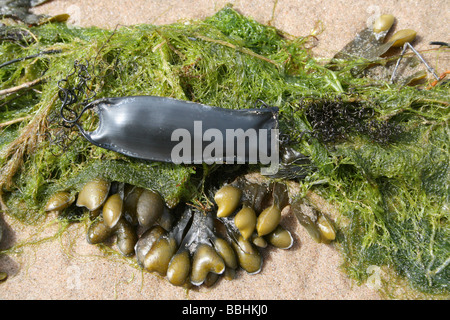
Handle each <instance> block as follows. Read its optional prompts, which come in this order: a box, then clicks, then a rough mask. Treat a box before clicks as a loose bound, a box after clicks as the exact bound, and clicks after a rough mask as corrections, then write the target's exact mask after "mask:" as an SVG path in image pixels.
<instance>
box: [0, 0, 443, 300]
mask: <svg viewBox="0 0 450 320" xmlns="http://www.w3.org/2000/svg"><path fill="white" fill-rule="evenodd" d="M2 28H3V30H2V32H1V33H0V63H4V62H7V61H10V60H13V59H16V58H18V57H25V56H29V55H32V54H36V53H39V52H42V51H44V50H60V51H61V52H58V53H54V54H47V55H41V56H38V57H36V58H34V59H27V60H22V61H19V62H16V63H12V64H9V65H7V66H5V67H2V68H0V90H3V89H7V88H11V87H15V86H18V85H20V84H23V83H27V82H29V81H32V80H34V79H38V78H41V77H43V81H42V82H40V83H38V84H37V85H35V86H33V88H32V89H27V90H25V91H23V90H21V91H18V92H15V93H13V94H9V95H6V96H3V97H2V100H1V102H0V123H5V122H7V121H10V120H14V119H20V118H23V117H24V118H23V119H22V120H18V121H17V122H16V123H14V124H11V125H5V126H2V127H1V128H0V130H2V133H1V138H0V148H1V157H0V166H1V167H2V172H1V175H0V185H1V188H2V189H1V193H2V201H3V205H4V207H3V210H4V211H5V212H7V213H8V214H10V215H11V216H13V217H15V218H17V219H19V220H20V221H22V222H24V223H35V222H36V221H40V219H41V218H42V217H44V216H45V213H44V212H43V210H42V207H43V204H44V203H45V201H46V200H47V199H48V197H49V196H50V195H51V194H52V193H54V192H56V191H59V190H70V191H71V192H77V191H78V190H79V189H80V188H81V186H82V185H83V184H84V183H85V182H86V181H87V180H88V179H91V178H93V177H95V176H101V177H104V178H107V179H111V180H115V181H121V182H126V183H131V184H135V185H139V186H141V187H144V188H148V189H157V190H158V191H159V192H161V194H162V195H163V196H164V198H165V199H166V202H168V203H169V204H170V205H171V206H174V205H176V203H177V202H179V201H181V200H184V201H196V200H198V199H201V198H202V197H203V196H204V195H203V190H202V189H201V188H200V191H199V190H198V188H197V186H198V185H199V183H200V184H201V182H204V181H205V179H206V178H207V177H206V175H207V174H208V173H209V172H212V171H215V170H220V168H216V167H215V168H214V170H209V169H208V168H205V167H202V166H177V165H173V164H163V163H150V162H145V161H138V160H135V159H130V158H127V157H125V156H122V155H118V154H116V153H114V152H111V151H106V150H103V149H100V148H97V147H95V146H93V145H90V144H89V143H87V141H85V140H84V139H82V138H80V137H78V138H77V136H76V133H73V132H69V133H68V132H66V133H65V135H63V136H62V138H63V141H62V142H63V143H64V144H65V146H64V147H63V148H61V146H60V145H59V144H57V143H55V142H56V141H57V138H58V132H59V131H58V130H59V129H60V128H59V127H58V123H57V122H56V121H55V120H54V119H57V117H58V112H59V107H60V101H59V100H58V97H57V93H58V86H57V83H58V80H60V79H63V78H65V77H67V75H68V74H70V73H71V72H72V68H73V66H74V63H75V61H79V62H81V63H86V61H87V62H88V63H89V70H90V72H91V74H92V76H93V77H92V80H91V81H90V82H89V88H90V89H91V90H92V91H93V92H95V93H96V98H101V97H112V96H118V97H120V96H130V95H155V96H167V97H173V98H177V99H183V100H190V101H196V102H200V103H204V104H209V105H213V106H219V107H224V108H231V109H242V108H253V107H254V105H255V102H256V101H257V100H258V99H261V100H263V101H264V102H265V103H267V104H269V105H273V106H277V107H279V109H280V128H281V131H282V132H283V133H286V134H287V135H288V136H289V138H290V139H289V141H290V146H291V147H293V148H295V149H296V150H298V151H300V152H301V153H303V154H304V155H305V156H307V157H309V158H310V159H311V161H312V163H313V164H314V166H315V167H316V168H317V169H318V170H316V171H313V172H311V173H310V174H309V175H308V176H307V177H306V178H305V179H300V178H299V179H294V180H296V182H298V183H299V184H300V185H301V186H302V187H303V190H305V189H310V190H312V191H314V192H316V193H319V194H321V196H322V197H323V198H324V199H325V200H327V201H328V202H330V203H333V204H334V205H335V206H336V207H337V208H338V211H339V212H340V216H339V217H337V221H336V223H337V226H338V229H339V232H338V241H337V243H336V247H337V248H339V250H340V251H341V252H342V254H343V257H344V264H343V269H344V270H345V271H346V272H347V273H348V275H349V276H350V277H351V278H353V279H356V280H357V281H358V282H359V283H364V281H366V280H367V279H368V276H369V274H368V272H367V270H368V269H367V268H368V267H369V266H371V265H377V266H387V267H389V269H391V270H393V272H392V273H391V276H392V275H393V276H395V277H398V276H400V277H401V278H404V279H406V280H407V281H408V283H409V285H410V286H411V287H412V288H413V289H414V290H417V291H419V292H422V293H424V294H428V295H432V296H434V297H437V296H444V297H448V295H449V290H450V287H449V281H450V275H449V272H450V270H449V269H450V267H449V259H450V242H449V241H450V240H449V239H450V222H449V215H450V211H449V208H450V188H449V181H450V168H449V165H450V150H449V147H450V141H449V139H450V138H449V137H450V131H449V127H448V120H449V100H450V99H449V98H450V97H449V87H448V86H449V85H448V83H447V84H443V85H438V86H436V87H433V88H431V89H429V90H423V89H419V88H417V87H405V86H399V85H393V84H389V83H384V82H382V81H379V80H373V79H370V78H368V77H362V76H361V75H358V76H355V75H354V70H355V66H357V67H358V69H361V68H362V67H368V66H369V62H367V63H366V64H365V62H361V61H358V60H355V61H353V60H348V61H345V62H340V65H339V70H331V69H329V68H327V67H325V66H323V65H322V64H321V63H319V62H318V61H317V60H316V59H314V57H313V56H311V54H310V53H309V50H308V45H309V44H308V39H309V37H308V36H305V37H298V38H293V37H290V36H288V35H286V34H283V33H282V32H280V31H279V30H276V29H275V28H273V27H269V26H265V25H262V24H259V23H257V22H256V21H254V20H252V19H251V18H248V17H244V16H242V15H241V14H239V13H237V12H236V11H235V10H233V9H232V8H231V7H230V6H227V7H225V8H224V9H222V10H220V11H219V12H218V13H216V14H215V15H214V16H212V17H210V18H207V19H205V20H198V21H189V22H186V23H175V24H171V25H164V26H154V25H135V26H121V27H119V28H117V29H116V30H103V29H99V28H95V27H91V28H78V27H73V26H69V25H66V24H65V23H47V24H43V25H40V26H33V27H28V26H20V30H22V31H21V32H22V35H23V37H20V41H19V40H17V41H2V38H1V35H2V34H5V32H9V33H10V34H18V32H19V31H18V30H17V27H15V26H3V27H2ZM24 30H26V32H25V31H24ZM24 43H26V45H24ZM442 50H444V49H442ZM352 70H353V71H352ZM75 82H76V79H70V81H69V85H73V84H74V83H75ZM311 102H312V103H311ZM321 103H326V104H327V105H329V106H331V107H333V106H336V108H337V107H339V108H340V109H339V110H341V112H342V113H345V112H348V111H349V110H353V111H355V108H362V109H364V110H370V111H371V113H370V115H371V116H370V117H371V118H370V119H367V118H352V124H353V125H355V127H354V128H353V129H352V128H350V129H349V130H347V131H346V134H345V135H342V136H340V139H336V140H335V139H327V131H326V130H322V131H321V132H320V135H319V134H317V132H315V130H314V122H313V121H312V119H311V117H308V113H307V110H308V106H310V107H314V106H316V107H315V108H318V107H319V106H321ZM28 115H31V117H26V116H28ZM325 116H330V115H326V114H325ZM331 116H332V117H339V115H338V114H337V113H333V114H332V115H331ZM344 119H345V118H344ZM319 120H320V119H319ZM335 120H336V121H329V122H327V124H328V125H329V126H328V127H327V130H329V131H328V133H329V134H330V135H329V136H328V138H331V131H330V130H341V129H342V127H343V126H345V122H342V121H341V120H342V119H340V118H339V119H338V118H336V119H335ZM369 120H370V121H373V122H371V123H372V125H366V126H364V128H365V129H364V130H362V131H361V130H357V129H358V128H362V126H361V125H362V124H367V121H369ZM83 122H84V125H85V126H95V117H93V116H92V115H90V114H87V115H86V117H85V118H83ZM384 123H389V124H391V125H392V126H391V125H375V124H384ZM393 128H401V130H399V131H395V132H394V133H395V134H392V133H393V132H390V130H394V129H393ZM49 137H50V139H49ZM69 137H70V138H71V139H72V138H74V140H73V142H71V140H69V139H68V138H69ZM380 141H381V142H382V143H381V142H380ZM22 164H23V165H22ZM252 168H253V169H255V167H252ZM256 169H257V168H256ZM290 178H292V177H290ZM393 283H396V282H393V281H390V280H388V281H386V284H385V286H386V287H387V288H389V286H390V287H392V286H393ZM387 291H389V290H387Z"/></svg>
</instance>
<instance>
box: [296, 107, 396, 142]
mask: <svg viewBox="0 0 450 320" xmlns="http://www.w3.org/2000/svg"><path fill="white" fill-rule="evenodd" d="M302 104H303V103H302ZM304 104H305V105H304V108H305V114H306V117H307V119H308V121H309V123H310V124H311V127H312V135H313V136H314V137H315V138H317V139H319V140H321V141H323V142H325V143H335V142H340V141H342V140H346V139H348V138H349V136H350V135H352V134H359V135H363V136H366V137H368V138H369V139H370V140H371V141H373V142H375V143H379V144H384V145H385V144H389V143H391V142H393V141H394V140H395V138H396V137H398V135H399V134H400V133H401V132H402V127H401V126H400V125H399V124H396V123H391V122H389V121H386V120H380V119H377V118H375V112H374V110H373V109H372V108H370V107H367V106H365V105H364V103H363V102H359V101H356V102H344V101H343V100H342V99H340V98H335V99H328V98H320V99H314V100H312V101H310V102H305V103H304Z"/></svg>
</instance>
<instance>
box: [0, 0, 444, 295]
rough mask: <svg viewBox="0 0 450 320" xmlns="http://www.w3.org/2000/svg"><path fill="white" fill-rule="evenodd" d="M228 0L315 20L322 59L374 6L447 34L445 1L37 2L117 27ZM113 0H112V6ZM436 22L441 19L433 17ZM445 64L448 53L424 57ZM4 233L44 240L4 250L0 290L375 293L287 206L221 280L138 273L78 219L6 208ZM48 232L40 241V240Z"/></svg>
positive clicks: (207, 10) (191, 14)
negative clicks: (39, 217)
mask: <svg viewBox="0 0 450 320" xmlns="http://www.w3.org/2000/svg"><path fill="white" fill-rule="evenodd" d="M227 2H230V3H233V4H234V8H235V9H237V10H239V11H240V12H241V13H243V14H245V15H247V16H250V17H253V18H254V19H256V20H257V21H259V22H262V23H265V24H268V23H270V24H271V25H273V26H275V27H276V28H278V29H281V30H283V31H285V32H287V33H289V34H291V35H294V36H305V35H309V34H310V33H311V30H313V29H314V28H316V27H318V26H319V27H320V28H322V32H321V33H320V34H318V35H317V38H318V42H317V46H316V47H315V48H314V49H313V53H314V54H315V55H316V56H318V57H322V58H324V59H328V58H330V57H331V56H333V55H334V53H336V52H337V51H338V50H340V49H341V48H342V47H343V46H344V45H345V44H346V43H347V42H348V41H350V40H352V39H353V37H354V36H355V34H356V33H357V32H358V31H360V30H361V29H363V28H364V27H365V26H366V24H367V23H368V21H371V19H372V18H373V16H374V15H377V14H378V13H381V14H385V13H390V14H393V15H394V16H395V17H396V18H397V22H396V24H395V26H394V29H395V30H399V29H405V28H411V29H415V30H416V31H417V32H418V37H419V38H418V40H417V41H416V42H415V46H416V48H418V49H427V48H430V46H429V45H428V43H429V42H430V41H449V40H450V39H449V38H448V27H446V21H449V18H450V11H449V3H448V1H445V0H444V1H426V2H425V1H395V2H392V1H377V4H376V5H374V3H373V2H372V1H362V0H358V1H339V0H334V1H329V0H326V1H318V0H310V1H304V0H297V1H289V0H280V1H277V2H276V6H274V3H275V2H274V1H263V0H258V1H207V0H197V1H174V0H168V1H167V0H165V1H162V0H150V1H145V0H137V1H131V0H119V1H114V2H112V1H106V0H97V1H87V0H81V1H74V0H67V1H63V0H57V1H51V2H49V3H47V4H44V5H42V6H40V7H38V8H36V9H35V10H34V12H37V13H45V14H50V15H55V14H60V13H65V12H67V13H69V14H71V15H72V18H71V21H72V22H73V23H74V24H76V25H80V26H92V25H95V26H99V27H104V28H110V29H113V28H114V27H115V26H116V25H118V24H120V25H131V24H137V23H152V24H167V23H173V22H176V21H179V20H187V19H203V18H205V17H208V16H210V15H212V14H214V13H215V12H216V11H217V10H219V9H220V8H222V7H223V6H224V5H225V4H226V3H227ZM111 3H114V6H111ZM437 21H441V22H442V23H441V24H438V25H437V24H436V22H437ZM429 62H430V63H431V65H432V66H433V67H435V68H436V69H437V72H438V73H441V72H443V71H445V70H447V69H446V67H447V68H448V66H449V63H448V57H447V60H442V59H441V60H440V62H439V64H438V65H436V61H429ZM4 218H5V221H6V224H7V231H6V235H4V236H6V238H7V240H6V241H5V242H4V243H2V245H1V248H2V249H3V248H5V247H6V246H8V245H11V244H17V243H21V242H23V241H33V240H36V239H40V240H39V243H38V244H35V245H32V246H25V247H23V248H19V249H18V250H19V252H17V254H9V255H3V256H1V257H0V271H5V272H7V273H8V275H9V277H8V279H7V281H6V282H4V283H1V284H0V299H14V300H17V299H38V300H39V299H57V300H60V299H82V300H98V299H108V300H110V299H120V300H131V299H133V300H141V299H150V300H158V299H192V300H198V299H205V300H209V299H232V300H234V299H242V300H247V299H248V300H255V299H269V300H272V299H275V300H278V299H279V300H281V299H283V300H288V299H290V300H297V299H308V300H317V299H321V300H324V299H333V300H341V299H345V300H354V299H362V300H371V299H380V296H379V295H378V293H377V291H376V290H374V289H373V288H371V287H370V286H368V285H366V284H362V285H357V284H355V283H354V282H352V281H351V280H350V279H349V278H348V277H347V276H346V275H345V274H344V273H343V272H341V270H340V265H341V263H342V259H341V257H340V255H339V253H338V251H337V250H336V249H335V248H334V247H333V245H324V244H317V243H315V242H314V241H313V240H312V239H311V238H310V237H309V236H308V234H307V233H306V231H305V229H304V228H303V227H301V226H300V225H299V223H298V222H297V220H296V219H295V217H294V216H293V215H291V214H290V212H289V211H288V210H285V211H284V212H283V220H282V224H283V225H284V226H285V227H286V228H287V229H288V230H289V231H290V232H291V233H292V234H293V235H294V238H295V245H294V246H293V247H292V248H290V249H289V250H276V249H269V250H265V252H264V254H263V256H264V266H263V269H262V271H261V272H260V273H258V274H257V275H249V274H247V273H245V272H244V271H242V270H241V271H239V272H238V274H237V278H236V279H235V280H234V281H226V280H220V282H218V283H217V284H216V285H215V286H214V287H212V288H205V287H201V288H199V289H192V290H190V291H186V290H185V289H183V288H178V287H174V286H172V285H170V284H169V283H168V282H167V281H166V280H165V279H161V278H160V277H158V276H156V275H154V274H147V273H145V274H144V273H142V272H141V271H139V270H138V269H136V268H134V267H133V266H131V265H130V264H129V263H127V262H126V261H125V260H123V259H122V258H120V257H118V256H114V255H113V256H109V257H107V258H105V257H104V253H103V252H102V251H100V250H99V249H98V248H97V247H95V246H92V245H89V244H88V243H87V242H86V240H85V234H86V226H85V224H83V223H81V224H74V225H72V226H70V227H69V229H68V230H67V232H65V233H63V235H62V236H61V237H57V238H54V239H47V240H46V237H51V236H52V235H54V234H55V233H56V232H57V231H58V228H59V225H58V224H52V223H51V221H52V220H53V219H54V218H55V217H54V216H49V217H48V219H47V221H48V223H49V224H48V225H47V226H46V228H45V229H43V230H41V231H40V230H36V228H34V227H25V226H22V225H20V224H18V223H17V222H15V221H13V220H11V218H9V217H4ZM42 239H44V240H42Z"/></svg>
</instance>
